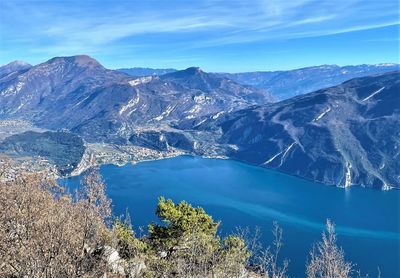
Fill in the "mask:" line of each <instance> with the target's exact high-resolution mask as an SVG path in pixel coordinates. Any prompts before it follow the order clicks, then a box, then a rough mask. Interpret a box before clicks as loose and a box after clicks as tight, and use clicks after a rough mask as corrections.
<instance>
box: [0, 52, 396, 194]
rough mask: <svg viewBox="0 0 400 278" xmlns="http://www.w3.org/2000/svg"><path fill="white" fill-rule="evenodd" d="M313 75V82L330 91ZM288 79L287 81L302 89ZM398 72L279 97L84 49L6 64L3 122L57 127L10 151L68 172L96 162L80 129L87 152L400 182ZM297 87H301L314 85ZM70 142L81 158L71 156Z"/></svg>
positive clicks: (220, 77)
mask: <svg viewBox="0 0 400 278" xmlns="http://www.w3.org/2000/svg"><path fill="white" fill-rule="evenodd" d="M373 67H374V68H377V67H378V66H373ZM381 67H382V68H385V69H386V70H389V69H390V67H391V66H390V65H386V66H381ZM320 70H321V69H320ZM364 71H367V72H368V70H367V69H364ZM370 71H372V69H371V70H370ZM370 71H369V72H368V73H370ZM328 72H329V71H328ZM303 74H305V77H304V78H305V79H307V80H308V81H307V82H309V83H307V84H308V85H307V86H308V87H310V88H311V87H320V86H322V85H321V84H322V83H323V82H322V83H321V82H320V81H321V79H318V78H316V76H312V77H310V76H308V74H306V73H303ZM328 75H330V73H329V74H328ZM278 76H279V75H276V76H275V78H276V79H275V81H276V82H277V83H279V82H278V81H277V80H278V79H279V78H278ZM287 76H288V75H287V74H286V75H285V74H284V75H283V76H282V80H281V81H280V82H281V83H282V84H287V86H295V85H293V84H295V83H292V84H291V83H290V82H288V81H287V79H286V78H287ZM289 76H291V75H290V74H289ZM293 76H297V75H293ZM300 76H302V75H300ZM399 77H400V76H399V71H393V72H388V73H384V74H378V75H376V74H374V75H369V76H367V77H361V78H356V79H352V80H350V81H347V82H344V83H343V84H340V85H336V86H333V87H330V88H324V89H320V90H317V91H315V92H312V93H308V94H301V95H299V96H296V97H293V98H290V99H286V100H284V101H280V102H276V97H274V96H273V95H272V94H271V93H270V90H265V89H260V88H258V87H256V86H251V85H243V84H240V83H239V82H237V81H234V80H232V79H231V78H233V77H232V76H231V75H227V74H219V73H207V72H204V71H202V70H201V69H200V68H197V67H191V68H188V69H186V70H181V71H171V72H168V73H165V74H162V75H150V76H131V75H129V74H126V73H123V72H120V71H113V70H109V69H106V68H104V67H103V66H102V65H101V64H99V63H98V62H97V61H96V60H94V59H93V58H91V57H89V56H85V55H79V56H72V57H56V58H53V59H51V60H49V61H47V62H44V63H42V64H39V65H35V66H31V65H29V64H26V63H22V62H13V63H10V64H8V65H5V66H3V67H0V104H1V106H0V120H1V119H3V120H6V119H7V120H10V119H11V120H15V119H18V120H24V121H29V122H31V123H33V124H34V125H35V126H37V127H39V128H42V129H45V130H47V131H46V133H42V134H40V132H37V131H35V132H34V133H32V131H27V132H26V130H24V132H25V133H22V135H18V134H17V135H12V136H9V137H7V138H5V139H4V140H3V141H2V142H0V150H1V151H2V152H4V153H9V154H14V155H19V156H24V155H25V156H26V155H31V156H35V155H40V156H44V157H47V158H48V159H49V160H52V161H53V162H54V163H56V164H57V163H58V164H59V165H58V166H59V169H60V172H62V173H63V174H68V172H71V171H72V170H73V169H72V168H76V167H80V166H78V165H77V164H79V163H78V161H79V160H82V161H83V160H85V158H84V153H85V151H82V142H83V141H82V142H81V141H80V140H79V139H77V137H76V136H79V138H82V139H83V140H84V143H83V145H84V146H83V148H85V146H86V148H87V147H88V146H89V145H90V146H92V145H93V144H102V146H105V145H107V146H115V148H116V149H118V150H119V151H120V150H122V151H123V150H124V148H127V147H130V146H132V147H140V148H144V149H148V150H151V151H152V152H158V153H160V154H162V153H165V152H169V151H174V150H177V151H178V152H177V153H188V154H194V155H202V156H213V157H227V158H232V159H237V160H241V161H244V162H247V163H251V164H255V165H259V166H261V167H267V168H273V169H277V170H280V171H283V172H286V173H288V174H291V175H296V176H300V177H303V178H307V179H311V180H314V181H318V182H321V183H325V184H332V185H338V186H343V187H347V186H350V185H362V186H367V187H374V188H383V189H388V188H391V187H400V173H399V169H400V164H399V162H398V161H400V160H399V159H398V157H399V154H400V140H399V138H400V128H399V127H400V107H399V106H400V95H399V92H400V81H399V80H400V78H399ZM291 78H292V77H291ZM293 78H294V79H295V77H293ZM304 78H301V77H298V79H299V80H303V79H304ZM340 78H343V77H342V76H341V77H340ZM333 79H334V80H335V82H338V80H339V79H338V78H337V77H335V78H331V79H330V80H333ZM298 82H300V81H298ZM298 84H299V83H298ZM253 85H254V84H253ZM298 86H299V89H298V90H297V89H296V90H295V89H293V94H298V92H299V91H302V92H303V91H304V89H302V88H303V87H302V86H301V85H298ZM296 88H297V87H296ZM287 90H288V91H290V89H287ZM288 94H291V93H290V92H288ZM0 128H1V125H0ZM29 132H31V133H29ZM66 132H67V133H66ZM53 133H54V134H53ZM63 134H71V136H67V135H65V136H63ZM30 138H32V139H30ZM57 146H60V153H56V154H54V152H57ZM66 146H67V148H66ZM68 149H71V152H74V154H72V153H70V154H68V159H66V158H65V154H66V153H67V151H66V150H68ZM103 150H104V148H103V149H101V151H100V152H101V153H102V154H101V155H103V156H104V153H103ZM126 159H129V158H126Z"/></svg>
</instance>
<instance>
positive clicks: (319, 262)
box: [307, 220, 353, 278]
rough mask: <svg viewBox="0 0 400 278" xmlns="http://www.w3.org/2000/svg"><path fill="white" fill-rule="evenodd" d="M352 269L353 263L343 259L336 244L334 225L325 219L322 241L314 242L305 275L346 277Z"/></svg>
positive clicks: (332, 277) (323, 277) (313, 277)
mask: <svg viewBox="0 0 400 278" xmlns="http://www.w3.org/2000/svg"><path fill="white" fill-rule="evenodd" d="M352 270H353V264H352V263H350V262H346V261H345V259H344V251H343V249H342V248H340V247H339V246H337V244H336V233H335V226H334V224H333V223H332V222H331V221H330V220H327V222H326V232H323V233H322V241H321V242H318V243H317V244H315V245H314V246H313V249H312V250H311V252H310V260H309V262H308V263H307V277H309V278H317V277H318V278H319V277H320V278H348V277H350V274H351V272H352Z"/></svg>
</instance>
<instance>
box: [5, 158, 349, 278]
mask: <svg viewBox="0 0 400 278" xmlns="http://www.w3.org/2000/svg"><path fill="white" fill-rule="evenodd" d="M9 170H10V169H9V166H7V165H6V164H4V165H1V166H0V210H1V212H2V213H1V214H0V258H1V261H0V277H270V278H284V277H288V275H287V272H288V268H289V262H288V261H287V260H281V259H280V257H279V252H280V249H281V247H282V244H283V243H282V242H283V241H282V229H281V228H280V227H279V226H278V225H277V224H276V223H275V224H274V228H273V234H274V238H275V240H274V242H273V243H272V246H270V247H268V248H261V246H260V245H259V244H258V241H257V239H258V236H257V234H258V233H256V235H253V236H251V237H250V236H249V233H248V231H247V230H245V229H244V230H243V229H238V231H237V232H236V233H234V234H232V235H228V236H226V237H224V238H222V237H220V236H219V235H218V226H219V223H218V222H216V221H214V220H213V218H212V217H211V216H209V215H208V214H207V213H206V212H205V211H204V210H203V209H202V208H194V207H192V206H191V205H190V204H188V203H187V202H181V203H179V204H175V203H173V202H172V201H171V200H166V199H164V198H162V197H161V198H160V199H159V203H158V206H157V210H156V214H157V216H158V218H159V219H160V223H159V224H151V225H149V227H148V231H147V232H146V233H145V235H144V236H140V237H139V236H136V235H135V233H134V231H133V229H132V226H131V222H130V218H129V215H125V216H124V217H119V218H113V217H112V214H111V208H110V206H111V201H110V200H109V199H108V198H107V197H106V195H105V193H104V190H105V185H104V183H103V181H102V179H101V177H100V176H99V174H98V173H97V172H96V171H95V170H90V171H88V172H87V173H86V175H85V176H84V178H83V180H82V187H81V189H80V190H79V191H77V192H74V193H73V194H69V193H67V192H65V191H64V189H63V188H62V187H60V186H59V185H58V184H57V183H56V181H55V180H54V179H53V178H49V176H48V175H46V173H36V174H28V173H25V174H19V175H11V174H10V171H9ZM352 274H354V270H353V265H352V264H351V263H349V262H346V261H345V259H344V252H343V250H342V249H341V248H339V247H338V246H337V245H336V235H335V230H334V225H333V224H332V223H331V222H329V221H328V222H327V231H326V232H325V233H323V236H322V241H321V242H319V243H318V244H316V245H315V246H314V248H313V249H312V250H311V252H310V257H309V260H308V262H307V272H306V274H305V275H306V276H307V277H327V278H328V277H329V278H331V277H332V278H333V277H337V278H342V277H343V278H345V277H350V276H352Z"/></svg>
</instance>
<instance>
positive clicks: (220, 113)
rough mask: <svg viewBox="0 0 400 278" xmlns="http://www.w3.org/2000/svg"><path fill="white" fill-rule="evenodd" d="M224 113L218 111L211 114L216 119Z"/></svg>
mask: <svg viewBox="0 0 400 278" xmlns="http://www.w3.org/2000/svg"><path fill="white" fill-rule="evenodd" d="M224 113H225V112H224V111H221V112H218V113H217V114H215V115H214V116H212V118H213V119H214V120H216V119H218V118H219V116H221V115H222V114H224Z"/></svg>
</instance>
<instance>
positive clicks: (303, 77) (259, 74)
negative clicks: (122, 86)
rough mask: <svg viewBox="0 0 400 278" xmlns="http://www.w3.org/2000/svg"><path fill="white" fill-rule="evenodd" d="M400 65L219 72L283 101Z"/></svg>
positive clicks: (136, 71)
mask: <svg viewBox="0 0 400 278" xmlns="http://www.w3.org/2000/svg"><path fill="white" fill-rule="evenodd" d="M399 69H400V65H399V64H394V63H382V64H376V65H356V66H343V67H340V66H337V65H321V66H314V67H306V68H300V69H294V70H282V71H255V72H241V73H216V74H219V75H221V76H223V77H226V78H229V79H231V80H234V81H236V82H237V83H239V84H242V85H251V86H254V87H257V88H261V89H265V90H267V91H268V92H270V93H271V94H272V95H274V96H275V97H276V98H277V99H279V100H284V99H288V98H291V97H293V96H296V95H301V94H305V93H310V92H313V91H317V90H319V89H324V88H328V87H332V86H336V85H339V84H340V83H342V82H344V81H347V80H349V79H352V78H356V77H363V76H367V75H373V74H379V73H385V72H390V71H395V70H399ZM119 71H122V72H125V73H128V74H130V75H133V76H141V75H160V74H165V73H167V72H173V71H176V70H174V69H165V70H163V69H144V68H132V69H120V70H119Z"/></svg>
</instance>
